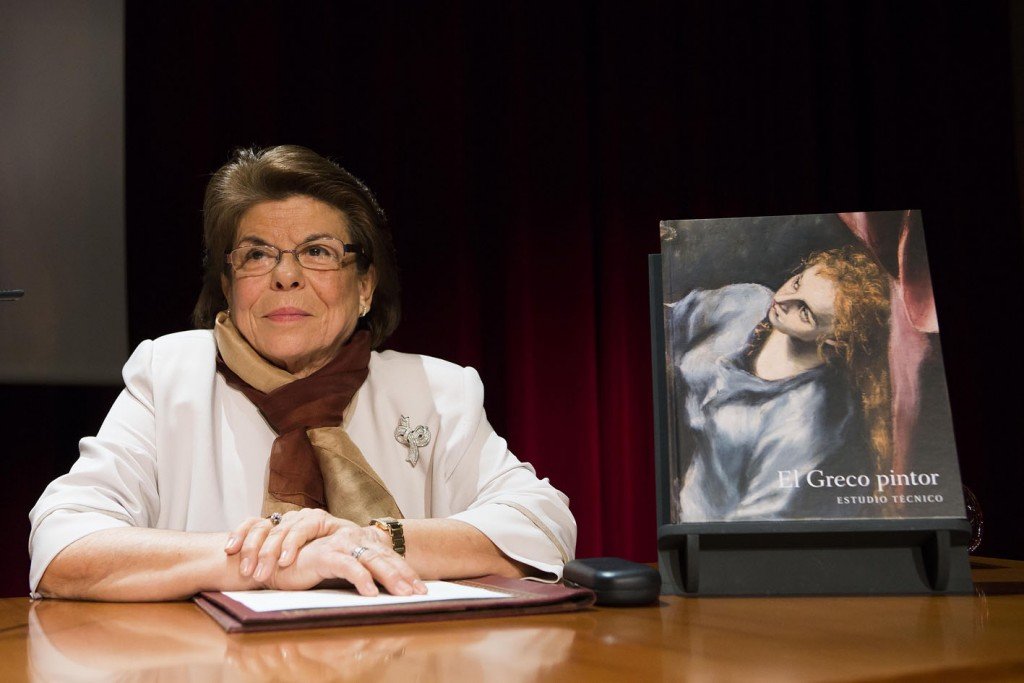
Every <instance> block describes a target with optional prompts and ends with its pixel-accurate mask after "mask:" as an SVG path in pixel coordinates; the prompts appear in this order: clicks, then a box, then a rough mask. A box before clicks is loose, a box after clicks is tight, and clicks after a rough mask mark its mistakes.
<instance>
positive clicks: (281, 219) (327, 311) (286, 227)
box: [222, 195, 375, 377]
mask: <svg viewBox="0 0 1024 683" xmlns="http://www.w3.org/2000/svg"><path fill="white" fill-rule="evenodd" d="M323 237H334V238H337V239H339V240H341V241H342V242H346V243H347V242H351V239H350V235H349V231H348V222H347V220H346V219H345V215H344V214H343V213H342V212H341V211H339V210H338V209H336V208H334V207H333V206H330V205H328V204H325V203H324V202H321V201H319V200H316V199H313V198H312V197H306V196H301V195H300V196H295V197H289V198H288V199H284V200H281V201H270V202H262V203H260V204H256V205H255V206H253V207H252V208H250V209H249V210H248V211H246V212H245V213H244V214H242V218H241V220H240V221H239V223H238V232H237V233H236V235H235V241H234V244H233V245H232V248H237V247H239V246H245V245H250V244H251V245H259V244H268V245H271V246H274V247H277V248H278V249H294V248H295V247H296V246H298V245H300V244H303V243H305V242H309V241H310V240H312V239H317V238H323ZM355 258H356V257H355V255H353V254H346V255H345V256H344V257H343V259H344V261H343V265H342V267H341V269H340V270H308V269H305V268H303V267H302V266H300V265H299V262H298V261H297V260H296V259H295V255H294V254H282V255H281V261H280V263H278V264H277V266H275V267H274V268H273V269H272V270H271V271H270V272H269V273H265V274H263V275H257V276H250V277H245V276H241V275H239V274H237V273H233V274H232V277H231V278H230V279H229V278H228V277H224V278H223V279H222V285H223V287H224V294H225V296H226V297H227V300H228V305H229V306H230V307H231V320H232V322H233V323H234V324H235V327H236V328H238V331H239V332H241V334H242V336H243V337H245V339H246V340H247V341H248V342H249V343H250V344H251V345H252V347H253V348H254V349H256V351H257V352H258V353H259V354H260V355H261V356H263V357H264V358H266V359H267V360H268V361H270V362H271V363H273V364H274V365H277V366H279V367H283V368H285V369H287V370H288V371H289V372H291V373H292V374H295V375H299V376H301V377H305V376H307V375H310V374H312V373H314V372H316V371H317V370H319V369H320V368H322V367H323V366H324V365H326V364H327V363H329V362H330V361H331V359H333V358H334V356H335V355H336V354H337V352H338V350H339V349H340V348H341V346H342V344H344V343H345V342H346V341H347V340H348V338H349V337H350V336H352V332H353V331H355V328H356V323H357V321H358V320H359V307H360V305H361V304H363V305H366V306H369V305H370V303H371V299H372V297H373V288H374V284H375V283H374V276H373V269H372V268H370V270H369V271H368V272H366V273H365V274H363V275H359V273H358V269H357V268H356V264H355Z"/></svg>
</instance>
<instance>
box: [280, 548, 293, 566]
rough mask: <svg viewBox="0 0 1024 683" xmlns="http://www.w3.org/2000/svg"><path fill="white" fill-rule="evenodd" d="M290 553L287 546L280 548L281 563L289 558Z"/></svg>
mask: <svg viewBox="0 0 1024 683" xmlns="http://www.w3.org/2000/svg"><path fill="white" fill-rule="evenodd" d="M291 555H292V551H291V550H289V549H288V548H285V549H284V550H282V551H281V564H284V563H285V562H287V561H288V558H290V557H291Z"/></svg>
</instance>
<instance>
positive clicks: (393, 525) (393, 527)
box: [370, 517, 405, 556]
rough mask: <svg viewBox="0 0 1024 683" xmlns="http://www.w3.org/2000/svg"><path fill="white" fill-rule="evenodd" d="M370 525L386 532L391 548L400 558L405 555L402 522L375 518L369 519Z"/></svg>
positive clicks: (386, 518) (391, 518) (390, 518)
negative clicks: (389, 538)
mask: <svg viewBox="0 0 1024 683" xmlns="http://www.w3.org/2000/svg"><path fill="white" fill-rule="evenodd" d="M370 524H372V525H374V526H375V527H377V528H378V529H380V530H381V531H384V532H386V533H387V535H388V536H390V537H391V547H392V548H394V549H395V552H396V553H398V554H399V555H402V556H404V555H405V531H403V530H402V520H400V519H395V518H394V517H377V518H376V519H371V520H370Z"/></svg>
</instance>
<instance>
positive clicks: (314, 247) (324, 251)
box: [302, 244, 338, 261]
mask: <svg viewBox="0 0 1024 683" xmlns="http://www.w3.org/2000/svg"><path fill="white" fill-rule="evenodd" d="M302 255H303V256H305V257H307V258H311V259H315V260H317V261H330V260H332V259H336V258H337V257H338V256H337V252H335V250H334V249H332V248H331V247H329V246H327V245H326V244H310V245H307V246H305V247H303V249H302Z"/></svg>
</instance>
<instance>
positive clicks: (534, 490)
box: [443, 368, 576, 580]
mask: <svg viewBox="0 0 1024 683" xmlns="http://www.w3.org/2000/svg"><path fill="white" fill-rule="evenodd" d="M462 393H463V400H462V411H461V416H460V419H459V421H458V424H457V425H456V427H455V430H454V433H453V435H452V437H453V438H452V440H451V442H450V443H449V448H447V449H446V451H447V452H446V453H445V455H444V464H443V467H444V473H443V474H444V477H445V487H446V489H447V493H448V495H449V504H450V509H452V510H461V512H456V513H455V514H452V515H450V518H451V519H457V520H460V521H463V522H466V523H468V524H471V525H472V526H474V527H476V528H477V529H479V530H480V531H482V532H483V533H484V534H485V535H486V536H487V537H488V538H489V539H490V540H491V541H492V542H493V543H494V544H495V545H496V546H498V548H499V549H500V550H501V551H502V552H503V553H505V555H507V556H508V557H510V558H512V559H514V560H518V561H519V562H522V563H524V564H527V565H529V566H531V567H535V568H536V569H539V570H540V571H541V572H543V573H544V575H545V576H544V578H546V579H551V580H557V579H559V578H561V576H562V565H564V564H565V563H566V562H568V561H569V560H571V559H573V555H574V553H575V549H576V521H575V520H574V519H573V516H572V513H571V512H570V511H569V499H568V498H567V497H566V496H565V495H564V494H562V493H561V492H560V491H558V490H557V489H556V488H555V487H553V486H552V485H551V484H550V483H549V482H548V480H547V479H538V478H537V473H536V471H535V470H534V469H533V467H532V466H531V465H530V464H529V463H525V462H522V461H520V460H519V459H518V458H516V456H514V455H512V453H510V452H509V450H508V447H507V446H506V443H505V440H504V439H502V438H501V437H499V436H498V435H497V434H495V432H494V429H493V428H492V427H491V425H490V424H489V423H488V422H487V417H486V415H485V414H484V408H483V399H484V389H483V384H482V383H481V382H480V377H479V375H477V373H476V371H475V370H473V369H472V368H464V369H463V370H462Z"/></svg>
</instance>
